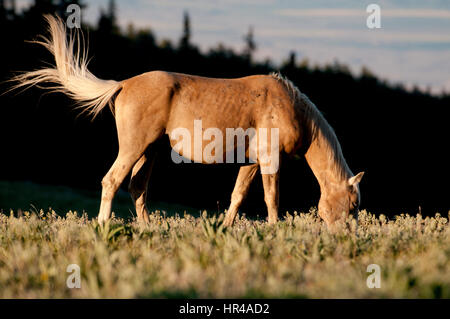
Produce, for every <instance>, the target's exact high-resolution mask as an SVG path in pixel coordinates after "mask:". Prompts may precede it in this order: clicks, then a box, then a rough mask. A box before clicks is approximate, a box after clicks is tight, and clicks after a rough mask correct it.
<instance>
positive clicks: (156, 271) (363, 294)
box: [0, 211, 450, 298]
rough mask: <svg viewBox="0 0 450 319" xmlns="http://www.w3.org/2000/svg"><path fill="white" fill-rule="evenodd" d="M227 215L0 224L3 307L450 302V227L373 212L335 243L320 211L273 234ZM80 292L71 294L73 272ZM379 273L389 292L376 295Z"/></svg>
mask: <svg viewBox="0 0 450 319" xmlns="http://www.w3.org/2000/svg"><path fill="white" fill-rule="evenodd" d="M222 218H223V215H220V216H219V217H216V216H212V217H208V216H207V214H206V213H205V214H203V216H200V217H197V218H195V217H193V216H192V215H187V214H186V215H185V216H183V217H180V216H171V217H165V216H163V215H161V214H159V213H155V214H152V216H151V223H150V225H148V226H145V227H143V226H141V225H139V224H137V222H135V221H131V222H125V221H124V220H123V219H120V218H115V219H113V220H111V221H110V222H109V223H108V224H106V225H105V226H100V225H98V224H97V222H96V221H95V220H89V218H88V217H87V215H86V214H84V215H82V216H79V215H77V214H76V213H73V212H69V213H68V214H67V215H66V216H65V217H61V216H58V215H56V213H54V212H48V213H44V212H43V211H40V212H38V213H37V214H36V213H29V212H25V213H24V216H23V217H20V218H17V217H14V216H13V214H11V215H9V216H8V215H6V214H0V287H1V288H0V297H2V298H132V297H144V298H155V297H158V298H160V297H177V298H180V297H190V298H197V297H201V298H219V297H220V298H228V297H236V298H253V297H262V298H265V297H272V298H378V297H381V298H449V297H450V275H449V274H450V263H449V257H450V240H449V239H450V238H449V235H450V230H449V225H448V219H447V218H444V217H441V216H440V215H438V214H437V215H436V216H435V217H432V218H428V217H427V218H422V217H421V216H420V215H418V216H416V217H412V216H408V215H403V216H398V217H397V218H396V219H395V220H387V219H386V218H385V217H383V216H380V217H379V218H376V217H375V216H374V215H372V214H369V213H367V212H364V211H363V212H361V213H360V216H359V225H358V227H357V230H358V233H357V234H356V233H355V230H356V223H355V221H354V220H349V224H350V229H344V228H342V229H341V231H339V232H337V233H336V234H330V233H329V232H328V231H327V230H326V228H325V227H324V225H323V223H322V222H321V221H320V220H319V218H318V217H317V215H316V213H315V212H314V211H311V212H310V213H307V214H294V215H289V216H287V217H286V219H285V220H283V221H282V222H280V223H278V224H277V225H275V226H270V225H268V224H267V223H265V222H262V221H250V220H248V219H245V218H240V219H239V220H238V222H237V224H236V225H235V226H234V227H233V228H232V229H226V228H224V227H223V226H222V224H221V221H222ZM70 264H77V265H79V266H80V269H81V288H80V289H76V288H74V289H69V288H67V285H66V280H67V277H68V276H69V275H70V274H69V273H67V272H66V269H67V266H68V265H70ZM369 264H378V265H379V266H380V267H381V288H379V289H377V288H373V289H369V288H368V287H367V285H366V280H367V277H368V275H369V274H368V273H367V272H366V269H367V266H368V265H369Z"/></svg>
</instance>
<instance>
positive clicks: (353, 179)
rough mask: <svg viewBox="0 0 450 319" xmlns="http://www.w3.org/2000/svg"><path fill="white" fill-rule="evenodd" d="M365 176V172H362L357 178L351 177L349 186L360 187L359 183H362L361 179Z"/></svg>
mask: <svg viewBox="0 0 450 319" xmlns="http://www.w3.org/2000/svg"><path fill="white" fill-rule="evenodd" d="M363 175H364V172H360V173H358V174H356V175H355V176H353V177H350V178H349V179H348V184H349V185H350V186H355V185H358V184H359V182H361V178H362V177H363Z"/></svg>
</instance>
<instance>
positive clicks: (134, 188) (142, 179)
mask: <svg viewBox="0 0 450 319" xmlns="http://www.w3.org/2000/svg"><path fill="white" fill-rule="evenodd" d="M155 155H156V152H155V150H154V149H153V148H152V147H151V146H150V147H149V148H148V149H147V151H146V152H145V153H144V155H142V157H141V158H140V159H139V160H138V161H137V162H136V164H134V167H133V170H132V173H131V179H130V184H129V185H128V191H129V192H130V195H131V198H132V199H133V202H134V206H135V208H136V214H137V218H138V221H139V222H141V223H145V224H146V223H148V222H149V217H148V209H147V205H146V199H147V188H148V180H149V179H150V175H151V172H152V167H153V163H154V162H155Z"/></svg>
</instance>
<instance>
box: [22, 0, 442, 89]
mask: <svg viewBox="0 0 450 319" xmlns="http://www.w3.org/2000/svg"><path fill="white" fill-rule="evenodd" d="M30 2H31V0H19V1H17V3H18V5H19V6H22V7H23V6H26V5H27V4H28V3H30ZM84 3H85V4H87V7H86V8H85V9H84V10H83V12H82V18H83V20H84V21H87V22H88V23H96V22H97V21H98V18H99V14H100V9H101V8H106V7H107V5H108V0H90V1H89V0H85V1H84ZM372 3H373V4H377V5H379V6H380V8H381V28H380V29H369V28H368V27H367V25H366V20H367V17H368V16H369V14H370V13H367V12H366V8H367V6H368V5H369V4H372ZM116 4H117V9H118V18H119V24H120V26H121V27H123V29H125V28H126V26H127V25H128V24H129V23H133V24H134V26H135V27H141V28H150V29H151V30H152V31H153V32H154V34H155V35H156V36H157V39H158V40H162V39H163V38H168V39H171V40H172V41H174V42H176V41H178V39H179V37H180V35H181V32H182V17H183V12H184V11H188V13H189V15H190V18H191V29H192V42H193V43H195V44H197V45H199V47H200V48H201V49H202V51H207V50H208V49H209V48H211V47H215V46H217V44H218V43H223V44H225V45H226V46H228V47H232V48H235V49H236V50H238V51H241V50H242V49H243V47H244V41H243V36H244V35H245V34H246V33H247V31H248V29H249V27H250V26H252V27H253V29H254V35H255V41H256V44H257V51H256V52H255V58H256V59H257V60H264V59H266V58H270V59H271V60H272V61H274V62H275V63H280V62H282V61H283V60H286V59H287V57H288V55H289V52H291V51H294V52H295V53H296V55H297V59H298V61H300V60H302V59H304V58H307V59H308V61H309V63H310V65H315V64H319V65H324V64H325V63H331V62H333V61H335V60H338V61H339V62H341V63H344V64H347V65H349V66H350V69H351V70H352V71H353V73H354V74H360V70H361V67H362V66H363V65H364V66H367V67H368V68H369V69H370V70H371V71H372V72H373V73H374V74H376V75H377V76H379V77H380V78H382V79H386V80H388V81H389V82H391V83H403V84H404V85H406V87H408V88H410V87H412V86H413V85H417V86H419V87H421V88H423V89H426V88H429V89H431V91H432V92H433V93H441V92H442V90H443V89H445V90H446V91H447V92H450V0H427V1H424V0H378V1H376V0H369V1H366V0H327V1H325V0H117V1H116Z"/></svg>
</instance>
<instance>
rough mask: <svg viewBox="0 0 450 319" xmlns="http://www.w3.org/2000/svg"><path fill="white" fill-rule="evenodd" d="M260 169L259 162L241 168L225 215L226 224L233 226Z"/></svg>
mask: <svg viewBox="0 0 450 319" xmlns="http://www.w3.org/2000/svg"><path fill="white" fill-rule="evenodd" d="M257 171H258V164H252V165H248V166H242V167H241V168H240V169H239V174H238V177H237V179H236V185H234V189H233V193H232V195H231V204H230V207H229V208H228V211H227V214H226V216H225V220H224V225H225V226H232V225H233V222H234V219H235V217H236V214H237V212H238V209H239V206H240V205H241V203H242V201H243V200H244V198H245V196H246V195H247V193H248V189H249V188H250V184H251V183H252V180H253V179H254V178H255V175H256V172H257Z"/></svg>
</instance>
